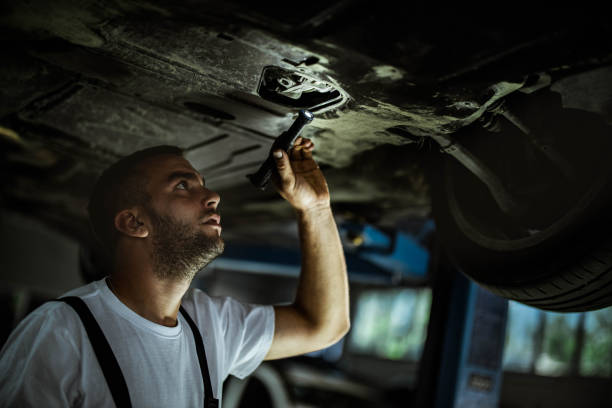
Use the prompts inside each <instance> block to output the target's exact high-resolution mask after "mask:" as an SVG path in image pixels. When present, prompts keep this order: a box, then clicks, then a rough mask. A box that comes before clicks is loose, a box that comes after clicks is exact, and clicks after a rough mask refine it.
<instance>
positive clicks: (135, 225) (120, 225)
mask: <svg viewBox="0 0 612 408" xmlns="http://www.w3.org/2000/svg"><path fill="white" fill-rule="evenodd" d="M115 228H117V230H118V231H119V232H121V233H123V234H125V235H127V236H129V237H134V238H146V237H147V236H149V229H148V228H147V226H146V224H145V223H144V220H142V219H141V217H140V216H139V213H138V211H137V210H136V209H130V210H123V211H121V212H119V213H117V215H115Z"/></svg>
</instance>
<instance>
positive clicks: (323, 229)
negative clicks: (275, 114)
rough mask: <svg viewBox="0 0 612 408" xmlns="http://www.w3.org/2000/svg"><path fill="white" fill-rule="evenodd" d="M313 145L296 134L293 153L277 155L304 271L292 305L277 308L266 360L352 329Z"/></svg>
mask: <svg viewBox="0 0 612 408" xmlns="http://www.w3.org/2000/svg"><path fill="white" fill-rule="evenodd" d="M313 148H314V145H313V144H312V142H311V141H310V140H308V139H302V138H298V139H297V140H296V142H295V145H294V147H293V149H292V150H291V151H290V154H289V157H288V155H287V154H286V153H284V152H282V156H280V157H277V154H275V158H276V163H277V168H278V173H279V176H280V177H279V179H278V180H276V183H275V184H276V186H277V189H278V191H279V193H280V194H281V196H283V198H285V199H286V200H287V201H288V202H289V203H290V204H291V205H292V206H293V208H294V209H295V210H296V213H297V219H298V227H299V234H300V247H301V251H302V272H301V274H300V279H299V284H298V289H297V294H296V298H295V301H294V303H293V304H292V305H290V306H276V307H275V313H276V317H275V325H276V326H275V331H274V340H273V342H272V346H271V348H270V351H269V352H268V355H267V356H266V359H267V360H271V359H278V358H284V357H291V356H295V355H299V354H304V353H308V352H311V351H315V350H319V349H322V348H324V347H327V346H329V345H332V344H334V343H335V342H336V341H338V340H340V339H341V338H342V337H343V336H344V335H345V334H346V333H347V331H348V329H349V327H350V322H349V319H350V314H349V294H348V280H347V276H346V261H345V260H344V252H343V251H342V244H341V242H340V237H339V235H338V229H337V227H336V223H335V221H334V217H333V215H332V211H331V207H330V199H329V190H328V188H327V183H326V181H325V178H324V177H323V173H321V170H319V167H318V166H317V164H316V163H315V161H314V160H313V158H312V149H313ZM275 153H280V151H279V152H275Z"/></svg>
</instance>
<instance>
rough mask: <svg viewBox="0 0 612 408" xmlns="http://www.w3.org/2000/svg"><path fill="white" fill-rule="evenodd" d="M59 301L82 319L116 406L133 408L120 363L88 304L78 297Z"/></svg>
mask: <svg viewBox="0 0 612 408" xmlns="http://www.w3.org/2000/svg"><path fill="white" fill-rule="evenodd" d="M57 300H58V301H62V302H65V303H67V304H68V305H70V306H71V307H72V308H73V309H74V310H75V311H76V312H77V314H78V315H79V317H80V318H81V322H82V323H83V326H84V327H85V331H86V332H87V337H89V342H90V343H91V346H92V347H93V349H94V352H95V353H96V358H97V359H98V364H100V368H102V373H103V374H104V378H106V383H107V384H108V388H109V389H110V392H111V395H112V396H113V400H114V401H115V405H116V406H117V407H120V408H123V407H128V408H131V406H132V403H131V402H130V393H129V391H128V388H127V384H126V383H125V378H123V373H122V372H121V368H120V367H119V363H118V362H117V359H116V358H115V355H114V354H113V350H112V349H111V347H110V345H109V344H108V341H107V340H106V337H105V336H104V333H103V332H102V329H101V328H100V326H99V325H98V322H96V319H95V318H94V316H93V314H91V311H90V310H89V308H88V307H87V304H85V302H84V301H83V299H81V298H80V297H77V296H67V297H63V298H60V299H57Z"/></svg>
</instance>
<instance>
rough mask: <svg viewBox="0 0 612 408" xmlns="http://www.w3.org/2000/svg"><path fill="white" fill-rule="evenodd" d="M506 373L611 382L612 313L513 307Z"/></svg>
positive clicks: (517, 304)
mask: <svg viewBox="0 0 612 408" xmlns="http://www.w3.org/2000/svg"><path fill="white" fill-rule="evenodd" d="M504 370H506V371H513V372H519V373H528V374H536V375H541V376H550V377H558V376H583V377H610V376H611V374H612V308H606V309H602V310H597V311H593V312H586V313H553V312H545V311H542V310H538V309H534V308H531V307H528V306H525V305H522V304H520V303H516V302H510V304H509V309H508V325H507V332H506V344H505V349H504Z"/></svg>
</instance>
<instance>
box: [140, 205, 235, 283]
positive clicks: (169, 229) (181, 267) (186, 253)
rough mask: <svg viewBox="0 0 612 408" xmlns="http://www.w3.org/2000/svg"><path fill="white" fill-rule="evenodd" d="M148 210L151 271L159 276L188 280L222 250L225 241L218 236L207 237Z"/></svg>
mask: <svg viewBox="0 0 612 408" xmlns="http://www.w3.org/2000/svg"><path fill="white" fill-rule="evenodd" d="M149 213H150V215H151V222H152V225H153V233H154V235H153V237H152V243H153V265H154V268H153V270H154V272H155V275H156V276H157V277H158V278H159V279H161V280H181V281H191V280H192V279H193V278H194V276H195V275H196V273H198V271H199V270H201V269H202V268H204V267H205V266H206V265H208V264H209V263H210V262H211V261H212V260H213V259H215V258H216V257H217V256H219V255H221V254H222V253H223V249H224V247H225V244H224V242H223V240H222V239H221V237H220V236H217V235H215V236H210V235H208V234H206V233H205V232H204V231H202V230H201V229H200V228H197V227H194V225H191V224H186V223H182V222H180V221H178V220H176V219H175V218H173V217H172V216H164V215H160V214H157V213H156V212H155V211H154V210H151V211H149ZM209 214H210V212H209V213H207V214H205V215H203V217H204V216H206V215H209ZM203 217H202V218H203Z"/></svg>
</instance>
